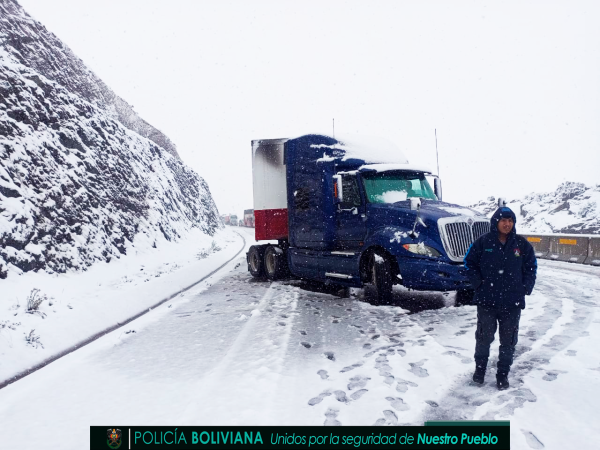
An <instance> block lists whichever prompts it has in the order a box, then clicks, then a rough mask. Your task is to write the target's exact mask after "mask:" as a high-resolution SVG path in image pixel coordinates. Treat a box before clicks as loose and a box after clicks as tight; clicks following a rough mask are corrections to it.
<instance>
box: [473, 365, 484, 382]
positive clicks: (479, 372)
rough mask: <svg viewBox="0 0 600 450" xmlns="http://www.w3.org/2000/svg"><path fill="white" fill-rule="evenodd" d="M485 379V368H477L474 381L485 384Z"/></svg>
mask: <svg viewBox="0 0 600 450" xmlns="http://www.w3.org/2000/svg"><path fill="white" fill-rule="evenodd" d="M484 378H485V368H481V367H476V368H475V372H474V373H473V381H474V382H475V383H477V384H483V380H484Z"/></svg>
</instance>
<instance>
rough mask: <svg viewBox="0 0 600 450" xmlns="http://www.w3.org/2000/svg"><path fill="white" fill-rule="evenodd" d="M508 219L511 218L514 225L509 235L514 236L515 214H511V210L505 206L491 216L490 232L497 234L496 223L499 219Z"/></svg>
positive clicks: (515, 227)
mask: <svg viewBox="0 0 600 450" xmlns="http://www.w3.org/2000/svg"><path fill="white" fill-rule="evenodd" d="M509 217H510V218H512V220H513V222H514V224H515V226H514V227H513V229H512V231H511V232H510V234H516V233H517V216H515V213H514V212H513V210H512V209H510V208H508V207H506V206H502V207H500V208H498V209H497V210H496V212H495V213H494V214H493V215H492V218H491V219H490V232H493V233H497V232H498V222H500V219H506V218H509Z"/></svg>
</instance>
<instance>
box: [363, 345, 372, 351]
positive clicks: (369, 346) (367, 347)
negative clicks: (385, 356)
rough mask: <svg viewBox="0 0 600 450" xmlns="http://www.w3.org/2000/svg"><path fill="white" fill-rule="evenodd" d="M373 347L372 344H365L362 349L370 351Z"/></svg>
mask: <svg viewBox="0 0 600 450" xmlns="http://www.w3.org/2000/svg"><path fill="white" fill-rule="evenodd" d="M372 346H373V345H372V344H365V345H363V348H366V349H367V350H368V349H370V348H371V347H372Z"/></svg>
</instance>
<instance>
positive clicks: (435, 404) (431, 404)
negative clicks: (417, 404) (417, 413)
mask: <svg viewBox="0 0 600 450" xmlns="http://www.w3.org/2000/svg"><path fill="white" fill-rule="evenodd" d="M425 403H427V404H428V405H429V406H431V407H432V408H437V407H438V406H440V405H438V404H437V403H436V402H434V401H433V400H425Z"/></svg>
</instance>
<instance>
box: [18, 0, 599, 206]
mask: <svg viewBox="0 0 600 450" xmlns="http://www.w3.org/2000/svg"><path fill="white" fill-rule="evenodd" d="M18 1H19V2H20V3H21V5H23V7H24V8H25V9H26V11H27V12H28V13H29V14H31V15H32V16H33V17H34V18H35V19H37V20H39V21H40V22H42V23H43V24H44V25H45V26H46V27H47V28H48V29H49V30H50V31H52V32H54V33H55V34H56V35H57V36H58V37H59V38H61V39H62V40H63V41H64V42H65V43H66V44H67V45H68V46H69V47H71V49H72V50H73V51H74V52H75V53H76V54H77V55H78V56H79V57H80V58H81V59H82V60H83V61H84V62H85V63H86V64H87V65H88V67H90V68H91V69H92V70H93V71H94V72H95V73H96V74H97V75H98V76H99V77H100V78H102V79H103V80H104V81H105V82H106V83H107V84H108V85H109V86H110V87H111V88H112V89H113V90H114V91H115V92H116V93H117V94H118V95H120V96H121V97H123V98H124V99H125V100H126V101H127V102H128V103H130V104H131V105H133V106H134V108H135V110H136V111H137V112H138V113H139V114H140V115H141V116H142V117H143V118H144V119H146V120H147V121H148V122H150V123H151V124H152V125H154V126H155V127H156V128H158V129H160V130H161V131H163V132H164V133H166V134H167V135H168V136H169V137H170V138H171V140H172V141H173V142H174V143H175V144H176V145H177V148H178V151H179V154H180V156H181V158H182V159H183V160H184V161H185V162H186V163H187V164H188V165H189V166H191V167H192V168H194V169H195V170H196V171H197V172H198V173H199V174H200V175H201V176H202V177H204V178H205V179H206V181H207V182H208V184H209V186H210V189H211V192H212V194H213V196H214V199H215V201H216V202H217V206H218V207H219V210H220V212H221V213H226V212H231V213H237V214H238V215H239V214H241V213H242V211H243V209H246V208H251V207H252V188H251V183H252V178H251V171H252V166H251V150H250V141H251V140H252V139H267V138H280V137H295V136H299V135H302V134H305V133H324V134H329V135H330V134H331V133H332V119H333V118H335V131H336V134H342V133H343V134H351V133H359V134H367V135H376V136H382V137H385V138H387V139H389V140H391V141H393V142H394V143H396V144H397V146H398V147H400V149H402V150H403V152H404V153H405V155H406V156H407V158H408V159H409V161H410V162H411V163H419V164H426V165H429V166H430V167H432V169H434V170H435V167H436V156H435V155H436V153H435V135H434V130H435V129H437V137H438V149H439V165H440V175H441V177H442V179H443V182H444V200H446V201H450V202H454V203H459V204H469V203H472V202H475V201H477V200H480V199H483V198H486V197H488V196H490V195H494V196H500V195H501V196H505V197H507V198H509V199H510V198H516V197H520V196H523V195H526V194H528V193H530V192H534V191H536V192H543V191H551V190H554V189H555V188H556V187H557V186H558V184H559V183H561V182H563V181H580V182H584V183H586V184H588V185H595V184H597V183H600V127H599V125H600V25H599V24H600V2H597V1H572V0H570V1H547V0H546V1H517V2H485V1H479V0H478V1H452V2H448V1H399V0H394V1H375V0H374V1H369V2H367V1H364V0H362V1H332V0H328V1H322V0H319V1H306V0H305V1H303V2H298V1H285V0H276V1H250V0H239V1H224V0H210V1H200V0H174V1H171V2H164V1H158V0H117V1H115V0H103V1H100V2H99V1H92V0H18Z"/></svg>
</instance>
